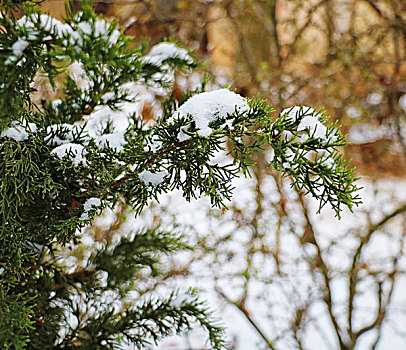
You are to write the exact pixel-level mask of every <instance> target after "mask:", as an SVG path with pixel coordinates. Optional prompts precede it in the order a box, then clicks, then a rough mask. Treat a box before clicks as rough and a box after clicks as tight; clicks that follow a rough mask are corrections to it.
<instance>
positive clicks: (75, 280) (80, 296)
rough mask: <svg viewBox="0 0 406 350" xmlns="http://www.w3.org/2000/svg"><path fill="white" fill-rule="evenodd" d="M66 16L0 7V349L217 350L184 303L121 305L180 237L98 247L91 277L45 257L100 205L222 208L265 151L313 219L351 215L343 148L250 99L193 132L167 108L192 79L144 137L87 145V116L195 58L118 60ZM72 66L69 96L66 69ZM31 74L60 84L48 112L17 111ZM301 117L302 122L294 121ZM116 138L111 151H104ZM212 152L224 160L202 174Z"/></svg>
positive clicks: (86, 9) (77, 19) (97, 28)
mask: <svg viewBox="0 0 406 350" xmlns="http://www.w3.org/2000/svg"><path fill="white" fill-rule="evenodd" d="M67 9H68V11H67V17H66V18H65V20H64V23H62V22H59V21H57V20H55V19H53V18H51V17H49V16H47V15H43V14H41V13H40V7H38V6H35V5H34V4H33V3H31V4H26V5H25V12H26V15H25V17H23V18H21V19H18V20H17V19H16V18H15V17H14V15H13V11H12V2H10V3H9V5H5V6H4V7H3V8H2V10H1V16H0V131H1V134H0V189H1V190H0V286H1V288H0V344H1V346H2V347H4V348H6V349H7V348H10V349H11V348H16V349H23V348H32V349H38V348H61V349H62V348H64V349H65V348H71V349H113V348H120V347H123V346H126V345H129V344H131V345H133V346H136V347H137V348H143V347H147V346H149V345H150V344H152V343H157V342H159V341H160V340H161V339H162V338H164V337H166V336H168V335H171V334H174V333H178V334H179V333H181V332H183V331H185V330H188V329H191V328H192V327H193V326H194V325H196V324H198V325H200V326H202V327H203V328H205V329H206V330H207V333H208V337H209V342H210V346H211V348H213V349H221V348H224V347H225V342H224V337H223V330H222V328H221V327H219V326H218V324H217V321H216V320H215V319H213V318H212V315H211V313H210V311H209V310H208V308H207V306H206V305H205V304H204V303H203V302H201V301H200V300H199V299H198V297H197V295H196V294H195V293H194V292H193V291H190V292H189V293H188V294H186V295H183V296H182V295H178V292H176V291H174V292H170V293H168V296H167V297H165V298H159V297H151V298H149V299H148V298H142V297H141V294H142V293H139V295H140V298H139V299H137V300H132V301H131V302H128V300H129V299H128V298H129V295H130V293H131V291H133V290H134V289H136V287H134V285H135V284H136V282H137V280H136V276H137V275H138V273H139V272H140V271H141V270H142V271H148V274H149V277H150V278H155V277H157V276H159V275H160V273H161V270H160V267H159V261H160V257H161V256H162V255H170V254H173V253H174V252H176V251H178V250H182V249H190V247H189V246H188V245H187V244H186V243H184V241H185V239H184V238H182V236H179V235H177V234H174V233H173V232H160V231H159V230H145V231H143V232H138V233H136V234H134V235H133V236H132V237H131V238H128V237H123V238H122V239H121V240H120V241H119V243H118V244H116V245H108V246H105V247H103V248H100V249H99V250H98V251H97V253H96V254H95V255H94V257H93V258H92V263H91V266H87V267H86V268H84V269H80V268H79V267H78V269H77V270H76V271H74V272H69V273H68V272H67V270H66V267H65V266H64V265H63V263H61V262H60V261H59V260H60V259H59V258H58V252H59V249H60V247H62V246H63V245H65V244H68V243H69V244H73V245H75V244H80V235H79V232H80V230H81V229H82V228H83V227H84V226H85V225H88V224H89V223H91V221H92V219H93V218H94V217H95V216H97V215H99V214H100V213H101V212H102V211H103V209H105V208H107V207H109V208H114V207H115V206H116V205H117V204H118V203H122V202H124V203H127V204H128V205H130V206H131V207H132V208H133V209H134V210H135V211H136V212H137V213H140V212H141V211H142V210H143V208H144V207H145V206H146V205H147V204H148V202H149V201H150V200H151V199H153V198H155V199H156V198H158V196H159V195H160V194H161V193H166V192H168V191H171V190H173V189H180V190H181V191H182V192H183V195H184V197H185V198H186V199H187V200H190V199H192V198H196V197H199V196H201V195H204V196H207V197H209V198H210V200H211V203H212V205H213V206H219V207H221V206H224V205H225V202H226V200H228V199H230V198H231V195H232V186H231V180H232V179H233V178H234V177H236V176H239V174H241V173H242V174H244V175H249V166H250V165H252V161H251V160H250V156H251V155H252V154H253V153H254V152H264V151H267V150H268V151H269V150H272V151H273V152H274V157H273V160H272V161H271V162H270V166H272V167H274V168H275V169H277V170H280V171H281V172H282V173H283V175H285V176H291V177H292V179H293V181H292V185H294V186H296V187H297V188H298V190H300V191H302V192H303V193H310V194H311V195H312V196H313V197H315V198H316V199H318V200H319V202H320V209H321V208H322V207H323V206H324V205H325V204H327V203H329V204H330V205H331V206H332V207H333V208H334V209H335V210H336V213H337V215H339V213H340V210H341V206H342V205H345V206H347V207H349V208H351V206H352V205H353V204H358V203H359V198H358V196H357V194H356V190H357V187H356V185H355V184H354V180H355V179H354V178H353V170H348V168H347V165H348V164H347V162H346V161H344V160H343V159H342V157H341V155H340V154H339V153H338V151H337V148H338V147H342V146H344V145H345V144H346V142H345V139H344V137H343V136H342V135H340V133H339V130H338V129H337V125H336V124H334V125H329V126H327V127H325V126H324V125H325V123H326V121H327V118H325V117H324V116H323V112H322V111H316V110H314V109H309V108H303V107H301V108H299V109H297V108H296V109H290V110H287V111H285V113H282V114H281V115H279V116H276V117H274V116H273V115H272V112H273V110H272V108H271V107H269V106H268V105H267V103H266V101H262V100H260V99H258V98H252V99H251V100H248V101H246V102H245V103H246V104H247V106H248V108H247V109H245V110H241V109H238V108H237V107H236V108H235V110H234V112H232V113H226V114H225V115H220V114H217V115H214V116H213V118H212V119H211V121H210V122H209V123H208V125H209V126H210V128H211V130H212V132H211V133H210V135H202V133H201V130H200V127H199V123H198V122H197V121H196V118H194V116H193V115H189V114H188V115H186V116H180V114H177V112H176V111H177V110H178V108H179V106H181V105H183V103H184V102H185V101H186V100H187V99H188V98H190V97H191V96H199V93H202V92H204V89H205V82H203V84H202V86H201V88H200V89H198V90H196V91H193V92H188V93H186V94H185V95H184V96H183V98H182V99H181V100H180V101H179V100H176V99H174V98H168V99H167V100H165V101H163V116H162V118H160V119H159V120H157V121H156V122H155V123H154V124H153V125H150V124H148V123H146V122H145V121H143V120H142V118H140V116H139V114H137V113H135V112H134V113H132V114H131V115H129V116H128V117H129V120H131V122H130V123H129V124H128V127H127V128H126V130H125V132H122V133H121V134H120V133H119V132H117V131H116V130H115V129H114V123H112V122H107V123H105V124H103V127H102V128H99V129H98V134H97V135H96V136H95V135H93V136H92V135H89V133H88V129H87V126H88V124H89V123H90V122H91V119H89V118H90V117H91V116H92V115H94V113H95V112H97V111H98V110H99V108H100V107H101V106H104V107H106V106H108V107H109V108H110V111H111V113H112V114H113V113H114V112H115V111H118V110H120V106H121V104H122V103H123V102H131V101H133V99H134V98H136V97H134V96H131V93H130V92H129V91H127V90H126V89H124V88H123V86H125V84H128V83H137V84H139V85H145V86H149V87H153V88H157V87H158V88H163V89H166V88H168V87H170V84H171V79H168V76H169V77H170V76H171V74H173V71H174V70H181V71H183V72H187V71H191V70H193V69H195V68H196V61H195V59H193V57H192V56H191V54H190V53H187V54H185V52H186V51H185V50H184V49H179V50H178V51H176V50H175V51H174V52H175V54H168V55H166V56H162V55H161V56H160V57H158V58H157V56H154V57H151V56H148V54H147V53H146V47H135V48H134V47H133V46H132V45H131V38H130V37H126V36H125V35H123V33H122V32H120V31H119V30H118V29H117V23H108V22H106V21H104V20H102V19H101V18H98V17H97V16H96V15H95V14H94V13H93V12H92V10H91V7H90V6H88V4H87V3H86V2H84V3H83V4H82V11H81V12H80V13H74V11H72V9H71V8H69V6H68V7H67ZM168 47H171V48H173V46H167V48H168ZM78 62H80V64H81V67H82V68H81V69H82V70H83V73H82V74H83V76H84V78H85V80H86V81H87V86H86V87H85V88H83V87H81V86H80V84H79V82H78V81H77V80H75V79H74V78H72V77H71V76H70V75H69V74H68V73H67V71H68V70H69V67H71V65H72V64H75V63H78ZM38 74H40V75H42V76H45V77H47V79H49V82H50V84H51V85H52V86H53V87H54V88H55V89H56V88H57V86H58V84H59V83H60V82H61V81H63V82H64V83H63V89H62V91H59V94H60V99H59V100H58V103H55V102H52V101H47V100H46V99H43V100H42V101H41V103H39V104H38V103H35V102H34V101H33V99H32V94H33V93H35V88H34V87H33V81H34V78H35V77H36V76H38ZM218 103H220V104H221V101H219V102H218ZM203 108H204V106H203ZM292 113H293V114H292ZM306 118H313V119H311V120H312V121H313V122H314V121H317V122H316V124H317V126H316V127H314V123H313V124H308V125H307V124H306V123H304V121H305V120H306ZM323 128H324V129H323ZM320 130H322V131H323V130H324V131H325V132H324V135H322V137H321V136H320V135H319V134H317V132H320ZM181 132H182V133H183V137H182V138H180V133H181ZM112 135H113V136H114V137H112ZM118 138H119V139H120V140H121V141H120V144H119V145H117V144H114V142H116V141H117V139H118ZM227 140H228V141H229V143H231V145H232V147H231V149H229V150H228V151H229V156H230V157H232V158H233V160H232V162H231V163H229V164H225V165H224V164H216V163H213V162H212V158H213V156H214V155H215V154H216V153H217V152H218V151H220V150H225V149H226V141H227ZM57 149H58V151H57ZM100 272H104V275H107V279H106V280H103V279H102V278H101V277H100ZM117 299H118V300H119V301H120V302H121V304H120V307H118V306H117V304H116V301H117ZM81 310H87V313H86V314H85V315H83V311H81ZM89 310H91V311H89ZM72 319H76V322H73V321H72Z"/></svg>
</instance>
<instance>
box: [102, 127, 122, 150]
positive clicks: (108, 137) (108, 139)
mask: <svg viewBox="0 0 406 350" xmlns="http://www.w3.org/2000/svg"><path fill="white" fill-rule="evenodd" d="M124 135H125V132H116V133H112V134H105V135H101V136H98V137H97V138H96V145H97V146H98V147H99V148H107V147H109V148H112V149H114V150H115V151H116V152H122V151H124V145H125V144H126V143H127V141H126V139H125V137H124Z"/></svg>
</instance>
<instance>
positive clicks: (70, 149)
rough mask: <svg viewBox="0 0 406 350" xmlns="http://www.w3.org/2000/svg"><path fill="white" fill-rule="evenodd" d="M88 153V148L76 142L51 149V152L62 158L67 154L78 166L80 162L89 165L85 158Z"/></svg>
mask: <svg viewBox="0 0 406 350" xmlns="http://www.w3.org/2000/svg"><path fill="white" fill-rule="evenodd" d="M86 153H87V151H86V149H85V148H84V147H83V146H82V145H78V144H76V143H67V144H64V145H60V146H58V147H56V148H54V149H53V150H52V151H51V154H55V155H56V156H57V157H58V158H60V159H63V158H64V157H66V156H67V157H68V158H69V159H70V160H71V161H72V163H73V164H74V165H75V166H78V165H79V164H80V163H82V164H83V165H87V162H86V159H85V158H84V156H85V155H86Z"/></svg>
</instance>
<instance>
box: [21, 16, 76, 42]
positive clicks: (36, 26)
mask: <svg viewBox="0 0 406 350" xmlns="http://www.w3.org/2000/svg"><path fill="white" fill-rule="evenodd" d="M17 24H18V25H19V26H20V27H21V28H24V29H25V32H26V34H27V39H28V40H36V39H37V38H38V36H39V34H40V32H41V29H42V30H44V31H46V32H48V33H50V34H53V35H56V37H58V38H62V37H63V36H64V35H65V34H68V33H72V32H73V29H72V27H71V26H70V25H69V24H65V23H62V22H61V21H59V20H57V19H56V18H53V17H51V16H48V15H46V14H41V15H38V14H36V13H34V14H31V15H29V16H23V17H21V18H20V19H19V20H18V21H17ZM44 39H47V40H48V39H51V37H49V38H48V37H46V38H44Z"/></svg>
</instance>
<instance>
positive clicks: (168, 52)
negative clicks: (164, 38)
mask: <svg viewBox="0 0 406 350" xmlns="http://www.w3.org/2000/svg"><path fill="white" fill-rule="evenodd" d="M170 58H178V59H181V60H183V61H186V62H187V63H189V64H191V63H193V58H192V57H190V55H189V52H188V51H187V50H185V49H182V48H180V47H178V46H177V45H176V44H174V43H167V42H164V43H159V44H157V45H155V46H153V47H152V49H151V51H150V52H149V54H148V55H146V56H145V57H144V58H143V60H144V62H146V63H151V64H153V65H156V66H160V65H162V63H163V62H164V61H166V60H168V59H170Z"/></svg>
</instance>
